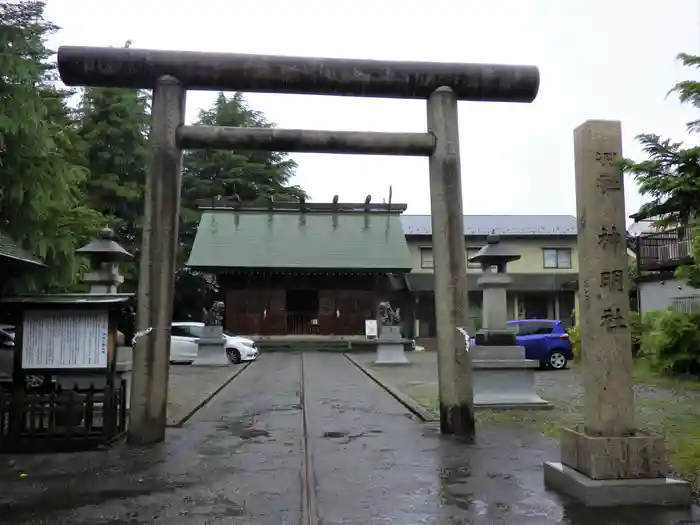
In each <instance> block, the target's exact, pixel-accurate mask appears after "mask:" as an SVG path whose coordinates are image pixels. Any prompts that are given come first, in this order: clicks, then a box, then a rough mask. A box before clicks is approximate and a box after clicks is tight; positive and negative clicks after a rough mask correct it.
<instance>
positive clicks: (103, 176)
mask: <svg viewBox="0 0 700 525" xmlns="http://www.w3.org/2000/svg"><path fill="white" fill-rule="evenodd" d="M127 47H128V43H127ZM82 95H83V96H82V100H81V104H80V109H79V112H78V113H79V134H80V137H81V138H82V139H83V141H84V142H85V144H86V147H85V167H86V168H87V170H88V175H87V179H86V181H85V191H86V194H87V197H88V202H89V204H90V205H91V206H92V207H93V208H95V209H96V210H98V211H99V212H101V213H103V214H104V215H105V216H107V217H108V219H109V222H110V226H111V227H112V228H113V229H114V231H115V232H116V234H117V236H118V238H119V241H120V243H122V245H123V246H124V248H125V249H126V250H128V251H129V252H131V253H132V254H133V255H134V256H135V260H134V261H133V262H131V263H128V264H126V265H124V268H123V272H124V274H125V277H126V281H127V284H128V285H131V286H129V287H132V286H133V285H134V281H135V280H136V278H137V272H138V255H139V252H140V248H141V226H142V225H141V221H142V218H143V210H144V188H145V181H146V171H147V169H148V158H149V151H148V130H149V115H148V113H149V98H150V95H149V94H148V93H146V92H143V91H137V90H129V89H118V88H85V89H84V90H83V93H82Z"/></svg>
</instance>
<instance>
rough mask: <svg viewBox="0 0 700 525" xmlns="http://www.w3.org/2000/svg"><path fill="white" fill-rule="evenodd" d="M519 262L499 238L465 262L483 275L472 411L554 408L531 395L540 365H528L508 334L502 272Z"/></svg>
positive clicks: (473, 347) (507, 278)
mask: <svg viewBox="0 0 700 525" xmlns="http://www.w3.org/2000/svg"><path fill="white" fill-rule="evenodd" d="M518 259H520V255H518V254H516V253H513V252H512V251H510V250H509V249H508V247H507V246H504V245H503V244H501V243H500V238H499V237H498V236H497V235H489V236H488V238H487V241H486V245H485V246H484V247H483V248H482V249H481V250H479V252H478V253H477V254H476V255H474V256H473V257H470V258H469V262H478V263H480V264H481V269H482V271H483V273H482V275H481V277H480V278H479V280H478V281H477V283H478V285H479V288H480V289H481V290H482V292H483V309H482V312H483V314H482V317H483V326H482V329H481V330H480V331H479V332H477V333H476V338H475V339H476V341H475V342H476V344H474V345H471V346H470V347H469V352H470V354H471V360H472V369H473V371H474V406H475V407H476V408H490V409H518V408H529V409H533V408H545V409H547V408H552V405H551V404H550V403H548V402H547V401H545V400H544V399H542V398H541V397H540V396H539V395H538V394H537V390H536V389H535V373H534V369H535V368H537V367H538V366H539V362H537V361H534V360H531V359H526V357H525V348H524V347H522V346H518V345H516V341H515V333H514V332H512V331H510V330H508V314H507V310H508V309H507V302H506V301H507V300H506V290H507V288H508V285H509V284H510V283H511V281H512V279H511V277H510V276H509V275H508V274H507V272H506V270H507V266H508V263H510V262H513V261H517V260H518Z"/></svg>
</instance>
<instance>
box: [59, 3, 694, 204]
mask: <svg viewBox="0 0 700 525" xmlns="http://www.w3.org/2000/svg"><path fill="white" fill-rule="evenodd" d="M46 1H47V4H48V5H47V12H46V16H47V18H48V19H50V20H51V21H52V22H54V23H56V24H58V25H59V26H61V27H62V29H61V31H60V32H59V33H58V34H57V35H56V36H55V37H54V38H53V39H52V40H51V42H50V44H51V45H52V47H57V46H59V45H87V46H121V45H123V44H124V42H125V41H126V40H132V41H133V47H140V48H153V49H181V50H192V51H218V52H235V53H256V54H278V55H297V56H328V57H342V58H369V59H385V60H427V61H438V62H485V63H503V64H534V65H537V66H539V68H540V75H541V82H540V92H539V95H538V97H537V99H536V100H535V102H534V103H532V104H503V103H498V104H496V103H475V102H460V104H459V112H460V119H459V123H460V134H461V152H462V187H463V192H464V209H465V213H467V214H519V213H522V214H538V213H543V214H559V213H561V214H575V202H576V201H575V194H574V163H573V129H574V128H575V127H576V126H577V125H578V124H580V123H581V122H583V121H585V120H587V119H613V120H621V121H622V130H623V148H624V154H625V156H629V157H633V158H639V156H640V152H639V148H638V146H637V145H636V143H635V141H634V137H635V135H637V134H639V133H658V134H661V135H665V136H671V137H673V138H674V139H676V140H687V141H690V140H695V142H696V143H697V137H696V138H694V139H691V138H690V137H688V136H687V135H686V133H685V126H684V124H685V122H687V121H689V120H691V119H692V118H695V116H694V113H696V112H697V110H692V109H691V108H689V107H685V108H684V107H683V106H680V104H679V103H678V102H677V99H675V98H674V97H669V98H668V99H666V98H665V96H666V92H667V91H668V89H669V88H670V87H671V86H672V85H673V84H674V83H675V82H676V81H679V80H683V79H688V78H691V77H692V76H695V77H697V75H695V74H694V73H693V72H691V71H690V70H688V69H685V68H683V67H681V66H680V64H678V63H677V62H676V60H675V57H676V55H677V54H678V53H680V52H687V53H693V54H700V0H668V1H667V2H660V1H659V0H635V1H634V2H633V1H630V0H568V1H562V0H530V1H527V2H524V1H522V0H492V1H490V2H486V1H484V0H479V1H477V0H461V1H460V0H452V1H449V0H448V1H445V2H426V1H424V0H420V1H419V0H402V1H399V0H396V1H390V0H384V1H381V2H380V1H378V0H372V1H370V0H355V1H353V2H340V1H338V2H333V1H329V0H293V1H291V0H255V1H251V2H248V1H245V0H241V1H238V2H234V1H229V2H227V1H224V0H196V1H191V2H185V1H183V0H177V1H171V2H168V1H167V0H119V1H117V2H96V1H94V0H46ZM213 96H214V95H213V94H211V93H205V92H190V93H189V94H188V100H187V117H188V121H192V120H194V119H196V117H197V113H198V110H199V109H200V108H202V107H208V106H209V105H210V104H211V102H212V99H213ZM247 98H248V100H249V102H250V104H251V105H252V106H253V107H254V108H255V109H258V110H261V111H263V112H264V113H265V114H266V116H267V117H268V119H269V120H271V121H273V122H275V123H276V124H277V125H279V126H280V127H284V128H306V129H329V130H332V129H336V130H366V131H423V130H425V126H426V118H425V103H424V102H423V101H401V100H400V101H397V100H383V99H373V100H369V99H359V98H344V97H318V96H300V95H261V94H251V95H248V96H247ZM293 158H294V159H295V160H296V161H297V162H298V164H299V169H298V172H297V177H296V179H295V182H296V183H297V184H300V185H301V186H302V187H303V188H304V189H306V190H307V191H308V192H309V193H310V194H311V197H312V198H313V200H315V201H329V200H330V199H332V197H333V195H334V194H339V195H340V199H341V201H346V202H348V201H361V200H363V199H364V197H365V195H367V194H371V195H372V196H373V200H374V201H381V200H382V198H383V197H386V196H387V195H388V191H389V186H390V185H391V186H393V195H394V197H393V200H394V202H405V203H407V204H408V205H409V208H408V213H429V212H430V198H429V193H428V167H427V160H425V159H420V158H401V157H378V156H350V155H345V156H340V155H312V154H294V155H293ZM626 200H627V211H628V214H629V213H632V212H634V211H636V209H637V207H638V206H639V204H640V203H641V202H643V199H642V198H641V197H640V196H639V195H638V193H637V190H636V188H635V187H634V185H633V183H632V182H631V181H627V191H626Z"/></svg>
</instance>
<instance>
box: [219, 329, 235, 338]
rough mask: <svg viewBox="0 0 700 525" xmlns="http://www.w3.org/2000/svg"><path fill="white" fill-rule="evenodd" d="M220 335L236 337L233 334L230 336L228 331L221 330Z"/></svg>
mask: <svg viewBox="0 0 700 525" xmlns="http://www.w3.org/2000/svg"><path fill="white" fill-rule="evenodd" d="M221 333H222V334H224V335H225V336H226V337H236V335H235V334H232V333H231V332H229V331H228V330H223V331H222V332H221Z"/></svg>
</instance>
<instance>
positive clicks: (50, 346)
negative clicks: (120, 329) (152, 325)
mask: <svg viewBox="0 0 700 525" xmlns="http://www.w3.org/2000/svg"><path fill="white" fill-rule="evenodd" d="M108 340H109V314H108V313H107V312H87V311H82V310H77V311H76V310H60V311H46V310H44V311H27V312H25V313H24V321H23V323H22V368H29V369H37V368H48V369H52V368H106V367H107V353H108V352H107V350H108Z"/></svg>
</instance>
